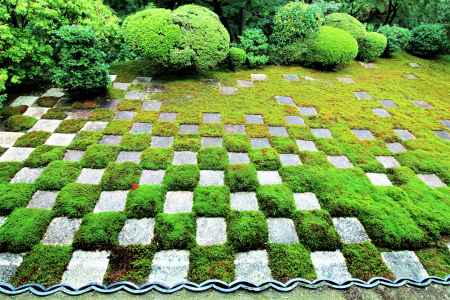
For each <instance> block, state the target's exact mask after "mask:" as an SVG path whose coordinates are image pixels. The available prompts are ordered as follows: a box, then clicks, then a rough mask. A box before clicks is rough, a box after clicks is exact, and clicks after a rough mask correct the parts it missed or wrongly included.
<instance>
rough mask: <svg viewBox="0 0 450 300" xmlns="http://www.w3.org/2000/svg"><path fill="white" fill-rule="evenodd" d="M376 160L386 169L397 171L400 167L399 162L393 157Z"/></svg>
mask: <svg viewBox="0 0 450 300" xmlns="http://www.w3.org/2000/svg"><path fill="white" fill-rule="evenodd" d="M376 159H377V161H378V162H379V163H380V164H382V165H383V167H384V168H385V169H395V168H398V167H400V164H399V163H398V161H397V160H396V159H395V158H394V157H392V156H377V157H376Z"/></svg>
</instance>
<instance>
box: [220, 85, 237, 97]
mask: <svg viewBox="0 0 450 300" xmlns="http://www.w3.org/2000/svg"><path fill="white" fill-rule="evenodd" d="M237 91H238V89H237V88H235V87H232V86H220V87H219V93H220V94H221V95H222V96H233V95H235V94H236V92H237Z"/></svg>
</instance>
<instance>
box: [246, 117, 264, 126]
mask: <svg viewBox="0 0 450 300" xmlns="http://www.w3.org/2000/svg"><path fill="white" fill-rule="evenodd" d="M245 123H247V124H257V125H262V124H264V118H263V116H262V115H245Z"/></svg>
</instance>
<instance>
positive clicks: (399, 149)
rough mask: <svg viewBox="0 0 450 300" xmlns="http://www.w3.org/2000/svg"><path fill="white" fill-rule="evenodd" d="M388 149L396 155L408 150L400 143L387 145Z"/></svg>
mask: <svg viewBox="0 0 450 300" xmlns="http://www.w3.org/2000/svg"><path fill="white" fill-rule="evenodd" d="M386 147H387V148H388V150H389V151H391V152H392V153H394V154H398V153H404V152H406V148H405V147H404V146H403V145H402V144H400V143H387V144H386Z"/></svg>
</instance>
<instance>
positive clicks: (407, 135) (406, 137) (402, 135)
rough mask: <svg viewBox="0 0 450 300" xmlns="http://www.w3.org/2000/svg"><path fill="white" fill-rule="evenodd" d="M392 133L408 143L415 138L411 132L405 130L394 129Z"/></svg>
mask: <svg viewBox="0 0 450 300" xmlns="http://www.w3.org/2000/svg"><path fill="white" fill-rule="evenodd" d="M394 133H395V134H396V135H397V136H398V138H399V139H400V140H402V141H409V140H413V139H415V138H416V137H415V136H414V135H413V134H412V133H411V132H409V131H408V130H406V129H394Z"/></svg>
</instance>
